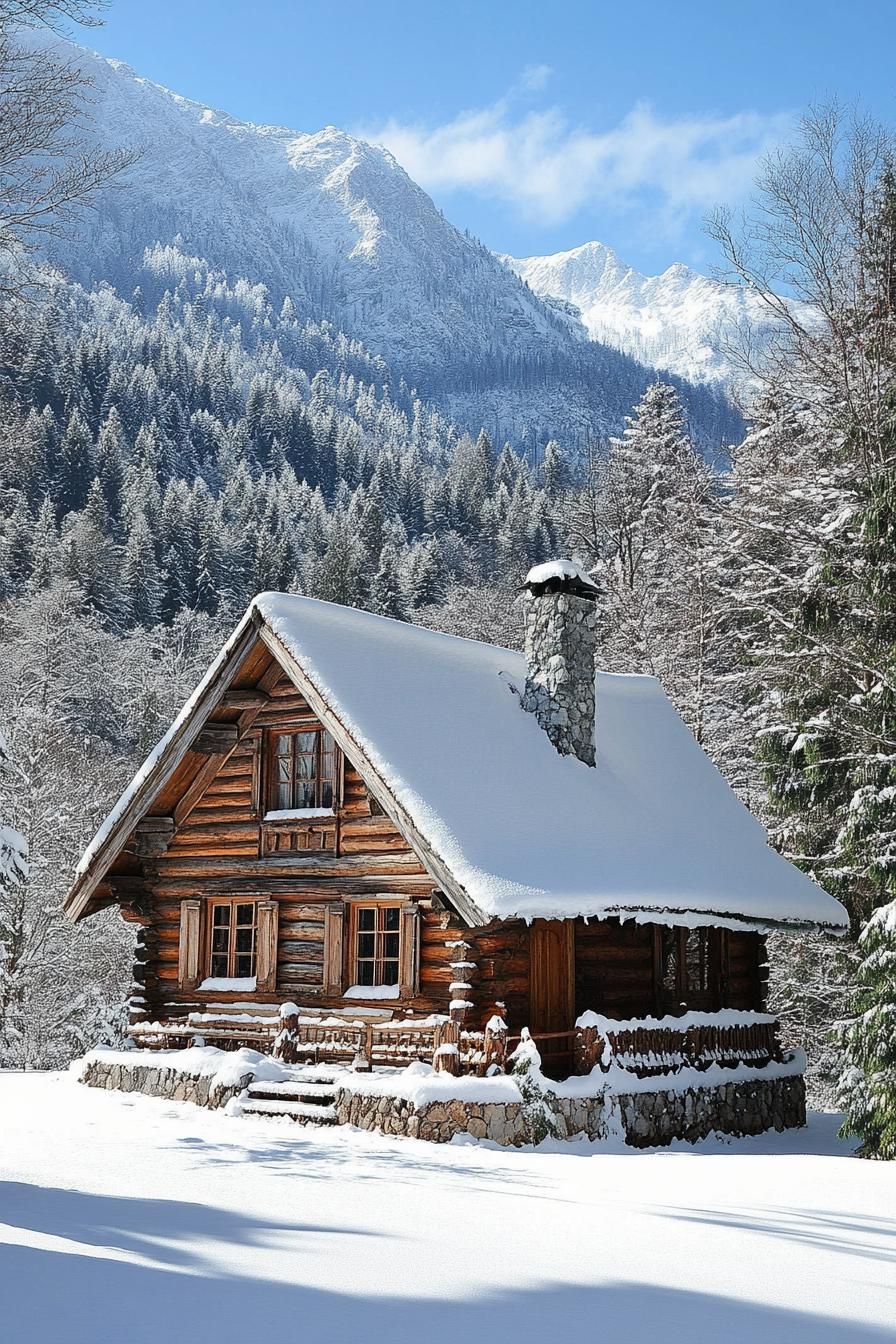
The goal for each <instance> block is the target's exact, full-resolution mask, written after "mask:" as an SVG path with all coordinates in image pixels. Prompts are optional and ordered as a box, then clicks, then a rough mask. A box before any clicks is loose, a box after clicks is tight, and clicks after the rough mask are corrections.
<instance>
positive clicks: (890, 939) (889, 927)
mask: <svg viewBox="0 0 896 1344" xmlns="http://www.w3.org/2000/svg"><path fill="white" fill-rule="evenodd" d="M859 948H860V952H861V957H862V960H861V962H860V964H859V968H858V972H857V980H858V990H857V993H856V999H855V1003H854V1005H853V1006H854V1013H853V1015H852V1017H851V1019H850V1020H849V1021H848V1022H846V1023H845V1024H844V1026H843V1028H842V1033H841V1039H842V1044H843V1046H844V1050H845V1054H846V1067H845V1068H844V1070H843V1074H842V1076H841V1079H840V1091H839V1098H838V1099H839V1101H840V1104H841V1105H842V1107H843V1109H844V1111H845V1112H846V1118H845V1120H844V1124H843V1133H844V1134H856V1135H858V1136H859V1138H860V1139H861V1140H862V1148H861V1150H860V1151H861V1153H862V1155H863V1156H866V1157H879V1158H889V1159H896V901H890V902H889V904H888V905H882V906H879V907H878V909H877V910H875V911H874V913H873V914H872V916H871V918H870V919H869V920H868V922H867V924H866V925H865V927H864V929H863V930H862V932H861V935H860V936H859Z"/></svg>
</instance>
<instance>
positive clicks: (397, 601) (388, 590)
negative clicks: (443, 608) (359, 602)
mask: <svg viewBox="0 0 896 1344" xmlns="http://www.w3.org/2000/svg"><path fill="white" fill-rule="evenodd" d="M367 605H368V607H369V609H370V610H371V611H375V612H376V613H377V615H379V616H392V617H393V618H394V619H395V620H397V621H406V620H407V614H408V613H407V602H406V600H405V595H404V592H403V591H402V587H401V578H400V571H399V564H398V554H397V552H396V550H395V547H394V546H393V545H392V543H391V542H390V541H387V542H386V544H385V546H384V547H383V549H382V551H381V552H380V560H379V566H378V568H377V571H376V573H375V574H374V576H373V580H372V582H371V584H370V599H369V601H368V603H367Z"/></svg>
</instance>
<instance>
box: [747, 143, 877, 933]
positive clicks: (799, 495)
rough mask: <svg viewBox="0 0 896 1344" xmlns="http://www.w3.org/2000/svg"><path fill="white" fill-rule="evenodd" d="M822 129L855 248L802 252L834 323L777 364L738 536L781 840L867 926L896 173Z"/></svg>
mask: <svg viewBox="0 0 896 1344" xmlns="http://www.w3.org/2000/svg"><path fill="white" fill-rule="evenodd" d="M822 132H823V134H822ZM813 134H814V136H815V139H814V140H813V139H810V142H809V145H808V147H807V149H806V151H805V152H804V155H803V157H801V158H800V159H799V162H798V165H797V168H798V169H799V172H800V174H801V176H800V181H801V182H803V183H805V182H806V181H807V180H812V179H813V175H814V178H815V180H814V190H813V199H814V200H816V201H817V200H818V199H819V198H820V197H821V195H822V194H823V193H824V192H825V191H826V192H827V195H826V197H825V199H826V200H827V201H828V202H829V204H830V206H831V209H834V208H836V210H837V211H838V212H839V219H838V221H837V227H838V230H839V237H838V247H839V248H840V257H841V260H840V264H839V266H838V268H837V269H836V270H835V272H834V273H833V274H832V275H830V276H828V277H827V280H828V281H829V284H828V285H827V287H826V288H825V290H824V292H821V288H822V287H821V282H820V281H819V280H818V278H817V276H816V275H815V274H814V272H813V266H814V261H813V258H812V256H809V255H805V254H804V260H803V261H802V263H801V266H802V275H803V279H804V284H805V285H806V287H807V288H808V286H810V285H815V287H816V289H817V290H818V291H819V292H818V293H817V294H816V300H817V304H816V311H817V313H818V314H819V315H820V318H821V320H820V321H817V320H816V322H815V323H814V324H813V325H812V326H811V328H810V329H808V330H805V329H803V328H802V327H800V326H799V325H798V324H797V325H795V326H792V327H791V328H789V329H787V330H786V331H785V333H784V334H783V335H782V337H781V339H780V343H779V348H778V361H777V362H775V361H773V362H772V363H771V364H770V365H769V366H768V368H767V369H766V371H765V374H764V377H765V380H766V390H765V394H764V397H763V399H762V401H761V403H760V405H759V406H758V408H757V416H756V424H755V426H754V429H753V431H752V433H751V435H750V436H749V437H748V439H747V441H746V443H745V444H744V445H743V446H742V448H741V449H740V450H739V451H738V452H737V453H736V454H735V462H734V471H733V474H732V484H733V487H734V490H733V495H732V504H731V510H730V523H731V528H732V530H731V532H730V533H729V535H728V537H727V542H726V544H727V546H728V548H729V553H730V554H731V555H732V556H733V557H734V564H733V573H734V574H735V576H736V583H735V584H734V585H732V588H731V592H732V596H733V599H734V601H735V603H736V605H737V607H738V608H739V610H738V612H737V618H738V626H739V633H740V636H741V639H742V641H743V647H744V652H745V656H746V659H747V662H748V664H749V665H750V667H751V668H752V680H753V688H754V694H755V696H756V698H757V699H758V704H759V711H760V723H759V733H758V750H759V757H760V760H761V762H762V765H763V766H764V769H765V777H766V782H767V785H768V788H769V798H770V802H771V805H772V808H773V810H774V812H775V814H776V816H777V827H776V833H777V834H776V838H777V841H778V843H779V845H780V846H781V848H782V849H784V850H785V852H787V853H788V855H789V856H790V857H793V858H795V859H796V860H797V861H798V862H800V863H801V864H802V865H803V866H804V867H805V868H806V869H807V870H808V871H809V872H811V873H813V874H814V875H815V876H816V877H817V878H818V880H819V881H820V882H821V883H822V885H824V886H825V887H827V888H828V890H831V891H833V892H834V894H836V895H838V896H839V897H840V898H841V899H842V900H843V901H844V903H845V904H846V905H847V906H848V907H849V909H850V912H851V915H852V917H853V927H854V929H855V930H858V928H859V927H860V926H861V924H862V922H863V921H864V920H865V919H866V918H867V916H868V915H869V914H870V912H871V911H872V910H873V909H874V908H875V906H877V905H879V904H881V903H883V902H886V901H887V900H889V899H891V898H892V897H893V895H896V807H894V798H896V302H894V297H896V180H894V178H893V175H892V174H891V173H890V172H889V171H887V170H886V168H885V166H884V165H883V164H881V163H879V162H878V164H877V165H876V170H875V172H874V173H873V174H872V168H873V167H874V165H873V164H872V165H869V158H868V146H867V144H866V143H865V142H864V140H863V139H862V138H861V137H860V138H859V141H858V143H854V144H853V148H852V153H851V155H850V154H847V161H846V163H840V161H839V159H838V158H837V156H836V153H835V154H834V158H833V160H831V159H830V156H829V154H828V152H827V150H828V149H829V148H831V142H830V137H831V135H832V134H833V129H832V127H831V126H830V125H828V126H826V127H824V128H821V129H819V128H818V127H816V128H815V129H814V132H813ZM858 135H859V132H854V137H855V136H858ZM818 137H821V138H820V139H819V138H818ZM832 152H833V151H832ZM859 155H860V156H861V165H859V164H857V163H856V161H855V160H856V157H857V156H859ZM831 162H833V163H834V165H835V169H834V170H832V169H831V167H830V166H829V164H830V163H831ZM860 166H861V168H862V170H863V171H864V174H865V180H864V182H863V183H862V189H861V190H860V191H859V190H858V188H857V187H856V180H857V173H858V171H859V167H860ZM783 171H784V170H783V168H781V167H780V166H779V168H778V172H779V174H781V173H783ZM832 171H836V172H838V173H839V174H840V175H841V176H842V179H843V180H842V181H841V180H840V178H839V177H838V179H837V181H836V183H834V184H832V183H831V182H830V180H829V177H830V174H831V172H832ZM793 179H794V173H793V172H791V177H790V178H789V179H788V180H789V181H791V184H792V181H793ZM772 185H773V186H774V193H772V194H771V200H772V202H773V203H774V202H775V201H778V199H779V197H780V196H781V193H782V189H783V186H784V183H783V182H782V181H781V179H780V177H779V178H778V179H776V182H775V183H773V184H772ZM834 186H836V187H837V190H836V191H834ZM857 192H858V196H856V193H857ZM779 205H780V210H781V212H782V215H783V217H784V218H785V220H789V213H788V212H789V211H790V209H791V200H790V198H789V196H787V197H786V199H784V200H783V202H780V201H779ZM806 208H807V210H808V208H809V203H808V202H807V203H806ZM822 213H824V212H822ZM766 217H767V218H768V217H771V212H768V213H767V216H766ZM811 218H812V219H815V218H817V216H816V215H814V214H813V215H812V216H811ZM782 227H784V226H783V225H782ZM787 227H788V228H789V227H790V226H789V224H788V225H787ZM788 236H789V235H788ZM792 255H793V254H792ZM785 355H786V358H785Z"/></svg>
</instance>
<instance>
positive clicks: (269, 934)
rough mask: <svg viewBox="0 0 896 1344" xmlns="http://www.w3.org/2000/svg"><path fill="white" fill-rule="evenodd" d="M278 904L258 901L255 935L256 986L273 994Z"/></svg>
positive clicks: (274, 986) (275, 976)
mask: <svg viewBox="0 0 896 1344" xmlns="http://www.w3.org/2000/svg"><path fill="white" fill-rule="evenodd" d="M279 915H280V906H279V904H278V902H277V901H259V902H258V922H257V930H256V935H255V949H256V950H255V975H256V988H257V989H259V990H261V992H262V993H265V994H273V993H274V991H275V990H276V988H277V929H278V923H279Z"/></svg>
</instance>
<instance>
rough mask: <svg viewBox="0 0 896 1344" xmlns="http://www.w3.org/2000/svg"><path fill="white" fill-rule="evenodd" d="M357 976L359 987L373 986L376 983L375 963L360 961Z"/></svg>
mask: <svg viewBox="0 0 896 1344" xmlns="http://www.w3.org/2000/svg"><path fill="white" fill-rule="evenodd" d="M356 974H357V976H358V979H357V982H356V983H357V984H359V985H372V984H373V983H374V979H373V962H372V961H359V962H358V969H357V972H356Z"/></svg>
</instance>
